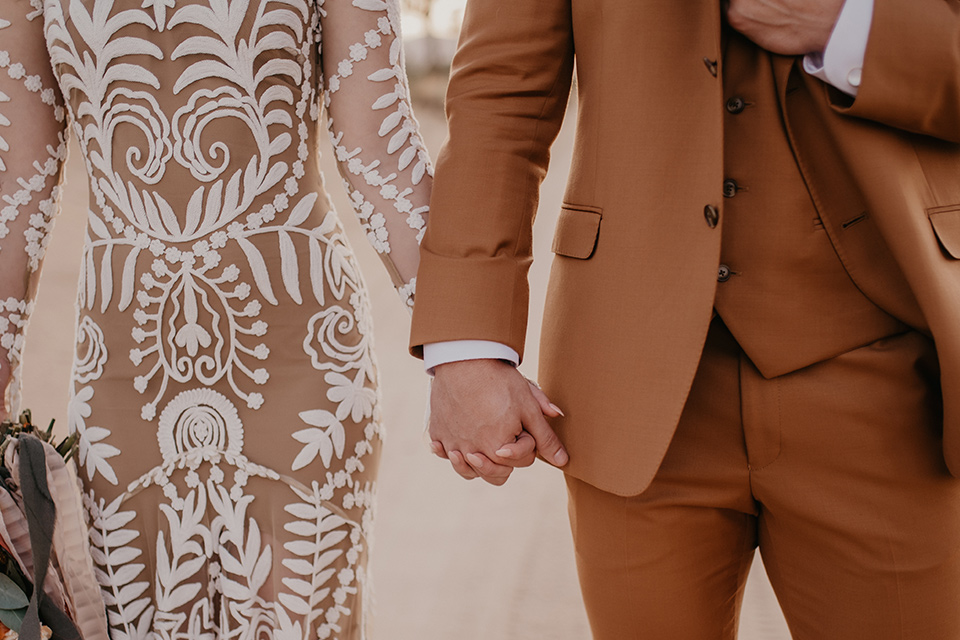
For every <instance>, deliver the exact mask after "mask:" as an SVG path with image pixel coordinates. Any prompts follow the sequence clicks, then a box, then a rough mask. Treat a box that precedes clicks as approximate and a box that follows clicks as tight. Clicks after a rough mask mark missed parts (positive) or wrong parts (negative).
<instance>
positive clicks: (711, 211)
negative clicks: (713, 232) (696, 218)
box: [703, 204, 720, 229]
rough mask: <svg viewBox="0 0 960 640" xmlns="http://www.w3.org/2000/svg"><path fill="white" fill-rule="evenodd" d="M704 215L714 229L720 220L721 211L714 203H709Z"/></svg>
mask: <svg viewBox="0 0 960 640" xmlns="http://www.w3.org/2000/svg"><path fill="white" fill-rule="evenodd" d="M703 217H704V219H705V220H706V221H707V226H708V227H710V228H711V229H713V228H714V227H716V226H717V223H718V222H720V211H719V210H718V209H717V208H716V207H715V206H713V205H712V204H708V205H707V206H705V207H704V208H703Z"/></svg>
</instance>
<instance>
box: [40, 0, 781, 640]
mask: <svg viewBox="0 0 960 640" xmlns="http://www.w3.org/2000/svg"><path fill="white" fill-rule="evenodd" d="M402 1H403V4H404V7H403V26H404V31H405V34H404V35H405V49H406V59H407V69H408V72H409V75H410V80H411V92H412V94H413V100H414V108H415V110H416V115H417V118H418V120H419V121H420V123H421V125H422V128H423V135H424V139H425V140H426V143H427V146H428V147H429V148H430V150H431V151H432V152H433V154H434V155H436V152H437V151H438V150H439V148H440V145H441V144H442V143H443V140H444V137H445V135H446V127H445V122H444V117H443V94H444V90H445V88H446V77H447V73H448V71H449V65H450V59H451V57H452V56H453V52H454V50H455V48H456V37H457V32H458V29H459V24H460V21H461V18H462V15H463V6H464V4H465V2H466V0H402ZM575 120H576V98H575V97H573V98H572V101H571V105H570V109H569V111H568V114H567V119H566V123H565V125H564V128H563V130H562V132H561V133H560V137H559V139H558V141H557V144H556V145H555V148H554V152H553V161H552V166H551V169H550V172H549V174H548V176H547V179H546V181H545V183H544V186H543V197H542V199H541V203H540V213H539V215H538V216H537V220H536V226H535V232H534V236H535V238H536V246H535V249H534V253H535V256H536V260H535V262H534V266H533V269H532V272H531V276H530V280H531V287H532V292H533V295H532V297H531V309H530V325H529V326H530V329H529V334H528V337H527V342H528V345H529V346H528V350H527V361H526V363H525V364H524V365H523V367H522V368H523V370H524V373H525V374H526V375H528V376H529V377H531V378H536V374H537V371H536V362H537V350H538V344H539V324H540V316H541V315H542V312H543V297H544V293H545V289H546V280H547V274H548V270H549V265H550V242H551V239H552V234H553V228H554V225H555V223H556V216H557V213H558V212H559V209H560V201H561V199H562V194H563V187H564V182H565V179H566V174H567V170H568V167H569V163H570V153H571V149H572V143H573V123H574V122H575ZM324 171H325V175H326V176H327V187H328V189H329V190H330V192H331V195H332V196H333V200H334V202H335V203H336V206H337V209H338V211H339V212H340V214H341V216H342V218H343V221H344V226H345V227H346V228H347V230H348V233H349V235H350V237H351V240H352V243H353V247H354V249H355V250H356V252H357V254H358V257H359V260H360V262H361V265H362V267H363V269H364V272H365V276H366V280H367V284H368V285H369V287H370V289H371V294H372V298H373V304H374V321H375V336H376V344H377V352H378V354H379V360H380V371H381V384H382V393H383V408H384V416H385V422H386V426H387V430H388V433H387V441H386V445H385V449H384V456H383V463H382V467H381V470H380V483H379V484H380V486H379V498H378V504H379V506H378V514H377V525H376V537H375V543H374V555H373V560H372V570H373V573H374V582H375V586H376V600H375V602H376V610H375V617H374V625H373V629H372V631H373V633H372V638H373V640H442V639H447V638H456V639H457V640H481V639H483V640H491V639H492V640H588V639H589V638H590V633H589V629H588V626H587V622H586V617H585V615H584V613H583V603H582V601H581V599H580V595H579V592H578V587H577V579H576V571H575V567H574V557H573V546H572V541H571V538H570V532H569V529H568V526H567V519H566V492H565V487H564V483H563V478H562V477H561V474H560V473H559V472H557V471H556V470H554V469H552V468H550V467H547V466H546V465H544V464H542V463H538V464H537V465H535V466H534V467H533V468H531V469H524V470H521V471H519V472H517V473H514V475H513V476H512V478H511V479H510V481H509V482H508V483H507V484H506V485H505V486H504V487H501V488H495V487H491V486H488V485H486V484H483V483H481V482H480V481H474V482H466V481H463V480H461V479H460V478H459V477H458V476H456V475H455V474H454V473H453V472H452V470H451V469H450V468H449V465H448V464H447V463H445V462H442V461H440V460H439V459H437V458H435V457H434V456H432V455H431V454H429V453H428V450H427V446H426V441H425V438H424V436H423V424H424V422H423V415H424V409H425V406H426V398H427V378H426V376H425V374H424V373H423V369H422V366H421V363H420V362H419V361H416V360H414V359H413V358H411V357H409V356H408V355H407V349H406V343H407V332H408V330H409V324H410V320H409V316H408V314H407V312H406V311H405V310H404V309H403V307H402V306H401V304H400V301H399V298H398V297H397V296H396V294H394V292H393V290H392V287H391V285H390V281H389V278H388V277H387V274H386V272H385V271H384V270H383V269H382V267H381V266H380V262H379V260H378V259H377V257H376V254H375V253H374V251H373V250H372V249H371V248H370V246H369V245H368V244H367V242H366V240H365V238H364V234H363V233H362V231H361V230H360V227H359V225H358V224H357V222H356V220H355V219H354V218H353V215H352V210H351V208H350V206H349V203H348V201H347V199H346V196H345V194H344V193H343V191H342V188H341V187H340V180H339V178H338V177H337V172H336V168H335V166H334V165H333V162H332V160H331V158H330V153H329V152H326V155H325V157H324ZM66 189H67V191H66V195H65V197H64V199H63V201H64V210H63V211H62V213H61V215H60V217H59V219H58V221H57V223H56V229H55V231H54V237H53V241H52V243H51V245H50V248H49V250H48V253H47V260H46V264H45V266H44V275H43V281H42V284H41V287H40V294H39V298H38V309H37V312H36V314H35V316H34V319H33V321H32V324H31V326H30V329H29V334H28V337H27V346H26V349H25V355H24V406H25V407H34V408H35V409H36V411H37V415H36V417H37V419H38V421H40V422H42V421H44V420H47V419H49V418H56V419H57V424H58V428H59V429H60V431H61V433H62V432H64V431H65V430H66V405H67V398H68V383H69V375H70V363H71V359H72V354H73V348H74V344H73V343H74V334H73V323H72V322H71V320H70V319H71V318H73V317H74V299H75V295H76V284H77V276H78V272H79V265H80V252H81V246H82V242H83V236H84V226H85V221H86V216H85V210H86V202H87V193H86V190H87V186H86V182H85V177H84V167H83V162H82V160H81V159H80V157H79V154H78V153H76V149H75V148H74V149H72V153H71V158H70V162H69V164H68V169H67V187H66ZM677 553H683V550H682V549H677ZM740 637H741V639H742V640H785V639H789V637H790V636H789V634H788V632H787V631H786V625H785V624H784V622H783V618H782V615H781V614H780V610H779V607H778V606H777V603H776V598H775V597H774V595H773V592H772V591H771V589H770V587H769V584H768V583H767V581H766V578H765V576H764V574H763V570H762V566H761V564H760V562H759V558H757V561H755V563H754V566H753V571H752V573H751V577H750V581H749V582H748V585H747V595H746V598H745V603H744V610H743V615H742V623H741V635H740ZM624 640H627V639H624Z"/></svg>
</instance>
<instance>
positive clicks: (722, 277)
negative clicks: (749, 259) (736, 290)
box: [717, 264, 731, 282]
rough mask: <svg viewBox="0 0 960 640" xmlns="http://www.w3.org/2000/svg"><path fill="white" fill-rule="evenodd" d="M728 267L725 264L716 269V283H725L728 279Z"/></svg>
mask: <svg viewBox="0 0 960 640" xmlns="http://www.w3.org/2000/svg"><path fill="white" fill-rule="evenodd" d="M730 274H731V271H730V267H728V266H727V265H725V264H722V265H720V266H719V267H718V268H717V282H726V281H727V280H729V279H730Z"/></svg>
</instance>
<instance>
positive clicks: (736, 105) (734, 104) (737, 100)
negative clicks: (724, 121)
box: [727, 96, 747, 115]
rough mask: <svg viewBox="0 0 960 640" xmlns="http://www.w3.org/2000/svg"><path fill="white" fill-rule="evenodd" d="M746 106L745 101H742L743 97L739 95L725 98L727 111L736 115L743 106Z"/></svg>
mask: <svg viewBox="0 0 960 640" xmlns="http://www.w3.org/2000/svg"><path fill="white" fill-rule="evenodd" d="M746 106H747V103H746V102H744V101H743V98H741V97H740V96H734V97H732V98H730V99H729V100H727V111H729V112H730V113H732V114H734V115H736V114H738V113H740V112H741V111H743V109H744V107H746Z"/></svg>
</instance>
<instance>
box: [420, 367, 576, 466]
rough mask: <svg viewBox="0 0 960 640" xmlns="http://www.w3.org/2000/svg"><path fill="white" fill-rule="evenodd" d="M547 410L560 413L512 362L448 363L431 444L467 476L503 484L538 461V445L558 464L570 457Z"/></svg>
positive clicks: (433, 404)
mask: <svg viewBox="0 0 960 640" xmlns="http://www.w3.org/2000/svg"><path fill="white" fill-rule="evenodd" d="M540 396H542V397H540ZM544 413H546V414H547V415H550V416H553V417H556V416H558V415H560V412H559V410H558V409H557V408H556V406H555V405H552V404H550V402H549V400H547V399H546V396H544V395H543V393H542V392H540V391H539V389H536V388H535V387H533V386H532V385H531V384H530V383H528V382H527V380H526V379H525V378H524V377H523V376H522V375H521V374H520V372H519V371H517V370H516V368H515V367H513V366H511V365H509V364H506V363H504V362H501V361H499V360H466V361H462V362H450V363H447V364H443V365H440V366H438V367H437V368H436V371H435V374H434V379H433V387H432V390H431V394H430V424H429V428H428V430H429V435H430V438H431V440H432V441H433V442H432V445H431V446H432V447H433V449H434V453H436V454H437V455H439V456H441V457H445V458H447V459H448V460H450V463H451V464H452V465H453V468H454V470H455V471H456V472H457V473H459V474H460V475H461V476H463V477H464V478H468V479H470V478H476V477H481V478H483V479H484V480H486V481H487V482H489V483H491V484H495V485H501V484H503V483H504V482H506V481H507V479H508V478H509V477H510V473H511V472H512V471H513V469H514V468H515V467H523V466H529V465H531V464H533V461H534V459H535V458H534V451H539V453H540V455H541V456H542V457H543V458H544V459H545V460H547V461H548V462H551V463H553V464H555V465H556V466H558V467H559V466H563V465H565V464H566V463H567V460H568V456H567V452H566V451H565V450H564V449H563V446H562V445H561V444H560V440H559V439H558V438H557V436H556V434H555V433H554V432H553V429H551V428H550V425H549V424H547V421H546V419H545V418H544Z"/></svg>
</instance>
